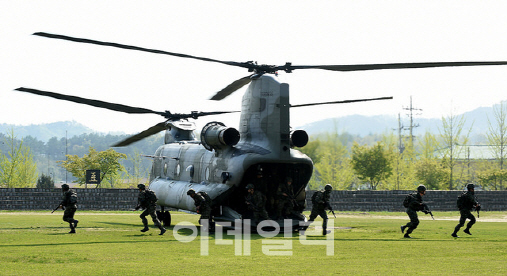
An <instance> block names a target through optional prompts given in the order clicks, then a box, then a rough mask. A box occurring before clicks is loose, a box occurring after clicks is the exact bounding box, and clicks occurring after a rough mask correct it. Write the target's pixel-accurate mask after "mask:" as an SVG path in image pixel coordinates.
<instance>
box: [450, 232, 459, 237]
mask: <svg viewBox="0 0 507 276" xmlns="http://www.w3.org/2000/svg"><path fill="white" fill-rule="evenodd" d="M451 236H453V237H454V238H459V236H458V234H456V233H452V234H451Z"/></svg>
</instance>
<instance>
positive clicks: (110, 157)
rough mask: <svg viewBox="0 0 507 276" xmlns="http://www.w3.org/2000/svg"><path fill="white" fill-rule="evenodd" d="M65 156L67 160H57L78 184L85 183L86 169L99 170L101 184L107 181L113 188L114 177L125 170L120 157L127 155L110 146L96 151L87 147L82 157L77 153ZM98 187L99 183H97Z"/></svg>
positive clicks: (123, 157)
mask: <svg viewBox="0 0 507 276" xmlns="http://www.w3.org/2000/svg"><path fill="white" fill-rule="evenodd" d="M66 157H67V160H65V161H57V162H58V163H60V166H62V167H63V168H65V169H66V170H67V171H68V172H70V173H71V174H72V175H73V176H74V177H76V178H77V180H78V183H79V184H85V181H86V179H85V177H86V170H100V173H101V176H100V180H101V185H102V184H103V183H102V181H104V182H108V183H109V185H110V187H111V188H113V187H114V179H116V177H117V175H118V173H119V172H121V171H125V167H123V165H121V163H120V159H125V158H127V155H126V154H123V153H119V152H116V151H115V150H113V149H111V148H110V149H108V150H106V151H100V152H98V151H96V150H95V149H94V148H93V147H89V150H88V154H85V155H84V156H83V157H82V158H80V157H78V156H77V155H67V156H66ZM106 176H107V178H106ZM98 187H99V185H97V188H98Z"/></svg>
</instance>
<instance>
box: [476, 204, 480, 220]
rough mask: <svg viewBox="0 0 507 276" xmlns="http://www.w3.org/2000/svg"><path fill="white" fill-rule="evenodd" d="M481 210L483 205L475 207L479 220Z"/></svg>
mask: <svg viewBox="0 0 507 276" xmlns="http://www.w3.org/2000/svg"><path fill="white" fill-rule="evenodd" d="M480 210H481V205H480V204H477V206H475V211H477V218H480V215H479V211H480Z"/></svg>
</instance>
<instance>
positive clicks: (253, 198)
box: [246, 184, 269, 224]
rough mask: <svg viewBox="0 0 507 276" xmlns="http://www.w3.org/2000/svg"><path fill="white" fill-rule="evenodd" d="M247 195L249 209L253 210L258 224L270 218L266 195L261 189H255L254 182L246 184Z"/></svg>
mask: <svg viewBox="0 0 507 276" xmlns="http://www.w3.org/2000/svg"><path fill="white" fill-rule="evenodd" d="M246 189H247V193H248V194H247V196H246V204H247V206H248V209H249V210H252V211H253V215H254V222H255V223H256V224H258V223H259V222H261V221H262V220H269V216H268V212H267V211H266V196H265V195H263V194H262V193H261V192H260V191H257V190H255V187H254V185H253V184H248V185H246Z"/></svg>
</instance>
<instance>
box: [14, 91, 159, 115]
mask: <svg viewBox="0 0 507 276" xmlns="http://www.w3.org/2000/svg"><path fill="white" fill-rule="evenodd" d="M15 90H17V91H21V92H28V93H32V94H36V95H41V96H47V97H51V98H55V99H59V100H65V101H71V102H75V103H80V104H86V105H91V106H94V107H100V108H105V109H109V110H114V111H120V112H125V113H129V114H158V115H162V116H165V115H166V113H165V112H159V111H153V110H151V109H147V108H141V107H133V106H128V105H123V104H116V103H109V102H104V101H99V100H91V99H86V98H81V97H77V96H70V95H64V94H59V93H54V92H49V91H42V90H37V89H32V88H25V87H20V88H17V89H15Z"/></svg>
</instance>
